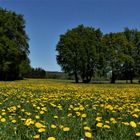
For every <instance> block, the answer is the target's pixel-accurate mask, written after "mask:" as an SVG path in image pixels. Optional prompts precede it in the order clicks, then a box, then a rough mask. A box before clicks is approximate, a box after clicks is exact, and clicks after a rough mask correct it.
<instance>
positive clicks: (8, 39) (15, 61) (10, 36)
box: [0, 8, 30, 80]
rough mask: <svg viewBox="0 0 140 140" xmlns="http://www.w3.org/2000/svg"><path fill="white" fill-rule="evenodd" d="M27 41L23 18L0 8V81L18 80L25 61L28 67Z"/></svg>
mask: <svg viewBox="0 0 140 140" xmlns="http://www.w3.org/2000/svg"><path fill="white" fill-rule="evenodd" d="M28 40H29V39H28V36H27V34H26V32H25V21H24V19H23V16H22V15H18V14H16V13H15V12H12V11H7V10H6V9H2V8H0V80H15V79H18V78H20V77H21V76H22V72H21V68H20V67H21V65H22V64H23V62H25V61H26V62H27V61H28V63H27V64H26V67H27V66H28V67H30V63H29V59H28V54H29V45H28Z"/></svg>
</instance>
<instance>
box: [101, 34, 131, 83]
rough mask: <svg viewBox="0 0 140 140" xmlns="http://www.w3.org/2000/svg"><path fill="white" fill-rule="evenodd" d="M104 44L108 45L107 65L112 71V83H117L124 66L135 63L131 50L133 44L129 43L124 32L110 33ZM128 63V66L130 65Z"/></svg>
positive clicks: (106, 52) (106, 36)
mask: <svg viewBox="0 0 140 140" xmlns="http://www.w3.org/2000/svg"><path fill="white" fill-rule="evenodd" d="M103 44H104V45H105V47H106V51H105V56H106V63H107V67H108V68H109V69H110V71H111V72H112V77H111V83H115V81H116V79H117V78H118V76H119V74H120V73H121V72H122V68H123V67H124V66H126V65H125V64H126V63H127V64H128V65H131V64H132V63H133V58H132V57H131V56H130V53H129V50H131V49H132V45H131V44H129V42H128V41H127V38H126V37H125V35H124V33H109V34H106V35H105V36H104V38H103ZM128 65H127V66H128Z"/></svg>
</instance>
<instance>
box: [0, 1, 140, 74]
mask: <svg viewBox="0 0 140 140" xmlns="http://www.w3.org/2000/svg"><path fill="white" fill-rule="evenodd" d="M0 7H2V8H6V9H9V10H13V11H15V12H17V13H19V14H23V15H24V18H25V20H26V32H27V34H28V36H29V38H30V41H29V44H30V55H29V57H30V61H31V66H32V67H41V68H44V69H45V70H48V71H60V70H61V68H60V67H59V66H58V65H57V62H56V53H57V52H56V51H55V48H56V44H57V42H58V40H59V36H60V34H63V33H65V32H66V31H67V29H71V28H74V27H76V26H78V25H79V24H84V25H86V26H92V27H95V28H100V29H101V30H102V31H103V33H108V32H118V31H123V29H124V27H129V28H137V29H138V30H140V15H139V13H140V0H0Z"/></svg>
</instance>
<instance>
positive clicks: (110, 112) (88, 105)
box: [0, 80, 140, 140]
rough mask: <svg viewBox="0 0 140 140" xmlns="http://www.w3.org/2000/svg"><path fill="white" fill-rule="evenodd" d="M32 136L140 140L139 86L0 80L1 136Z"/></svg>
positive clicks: (10, 139)
mask: <svg viewBox="0 0 140 140" xmlns="http://www.w3.org/2000/svg"><path fill="white" fill-rule="evenodd" d="M32 139H38V140H88V139H93V140H94V139H95V140H137V139H140V85H139V84H131V85H130V84H116V85H110V84H104V85H103V84H74V83H70V82H58V81H47V80H23V81H15V82H0V140H32Z"/></svg>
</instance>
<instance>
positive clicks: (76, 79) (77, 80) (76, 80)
mask: <svg viewBox="0 0 140 140" xmlns="http://www.w3.org/2000/svg"><path fill="white" fill-rule="evenodd" d="M74 75H75V82H76V83H78V82H79V79H78V75H77V72H75V74H74Z"/></svg>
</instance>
